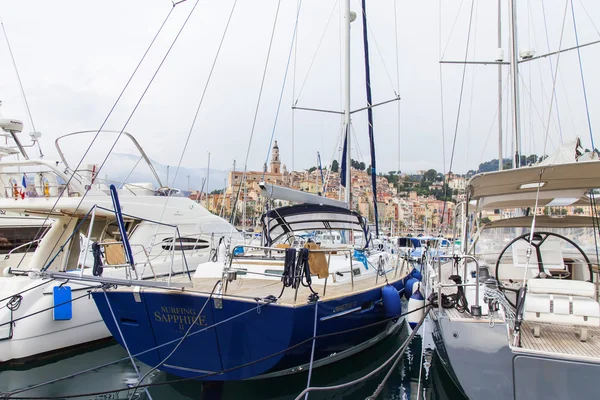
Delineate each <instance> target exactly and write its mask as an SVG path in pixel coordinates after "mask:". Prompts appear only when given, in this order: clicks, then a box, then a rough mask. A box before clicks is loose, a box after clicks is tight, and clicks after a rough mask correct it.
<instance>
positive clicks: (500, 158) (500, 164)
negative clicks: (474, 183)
mask: <svg viewBox="0 0 600 400" xmlns="http://www.w3.org/2000/svg"><path fill="white" fill-rule="evenodd" d="M501 23H502V0H498V61H504V52H503V51H502V24H501ZM503 168H504V158H503V156H502V64H498V171H502V169H503Z"/></svg>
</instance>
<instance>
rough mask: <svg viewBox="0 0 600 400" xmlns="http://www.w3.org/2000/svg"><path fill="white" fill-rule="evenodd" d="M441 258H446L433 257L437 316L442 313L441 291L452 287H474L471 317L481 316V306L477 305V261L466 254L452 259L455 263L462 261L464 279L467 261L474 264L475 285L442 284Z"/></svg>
mask: <svg viewBox="0 0 600 400" xmlns="http://www.w3.org/2000/svg"><path fill="white" fill-rule="evenodd" d="M442 258H448V257H443V256H436V257H434V260H433V262H434V263H435V262H437V279H438V281H437V284H436V286H437V287H436V289H437V298H438V314H439V315H441V313H442V303H443V302H442V289H443V288H452V287H456V288H458V287H466V286H475V305H473V306H471V315H473V316H481V305H480V304H479V260H477V258H476V257H474V256H472V255H468V254H461V255H454V256H453V257H452V258H453V259H454V260H455V262H458V261H463V264H464V271H463V276H464V277H465V278H466V276H467V264H468V263H467V261H472V262H474V263H475V267H476V269H475V271H476V272H475V284H472V283H471V284H466V283H448V284H445V283H442V282H441V277H442Z"/></svg>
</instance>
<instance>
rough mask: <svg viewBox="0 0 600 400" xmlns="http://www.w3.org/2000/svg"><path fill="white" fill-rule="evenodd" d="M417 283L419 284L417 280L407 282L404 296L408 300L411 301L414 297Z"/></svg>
mask: <svg viewBox="0 0 600 400" xmlns="http://www.w3.org/2000/svg"><path fill="white" fill-rule="evenodd" d="M417 282H419V281H418V280H417V279H415V278H410V279H409V280H407V281H406V284H405V285H404V296H405V297H406V300H408V299H410V296H412V294H413V286H414V285H415V283H417Z"/></svg>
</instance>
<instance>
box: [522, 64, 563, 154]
mask: <svg viewBox="0 0 600 400" xmlns="http://www.w3.org/2000/svg"><path fill="white" fill-rule="evenodd" d="M519 79H520V80H521V83H522V84H523V85H522V87H523V88H524V89H525V93H526V94H527V95H528V96H529V98H530V99H532V98H533V94H532V93H531V92H530V91H529V89H528V87H527V85H525V81H524V78H523V76H522V75H521V74H519ZM530 105H531V109H532V110H533V111H535V112H536V115H537V116H538V118H539V119H540V122H541V123H542V127H543V128H544V130H546V131H548V129H549V127H547V126H546V121H545V120H544V117H543V116H542V114H541V112H540V111H539V110H538V108H537V107H536V105H535V102H533V101H532V102H530ZM550 113H552V108H550ZM551 121H552V122H554V125H556V121H555V120H554V119H553V118H551V119H549V120H548V123H550V122H551ZM547 128H548V129H547ZM548 139H549V140H550V144H551V145H552V146H555V144H554V141H553V140H552V137H548ZM544 153H545V150H544Z"/></svg>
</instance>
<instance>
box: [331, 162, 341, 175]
mask: <svg viewBox="0 0 600 400" xmlns="http://www.w3.org/2000/svg"><path fill="white" fill-rule="evenodd" d="M339 169H340V163H338V161H337V160H333V161H332V162H331V172H338V171H339Z"/></svg>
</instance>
